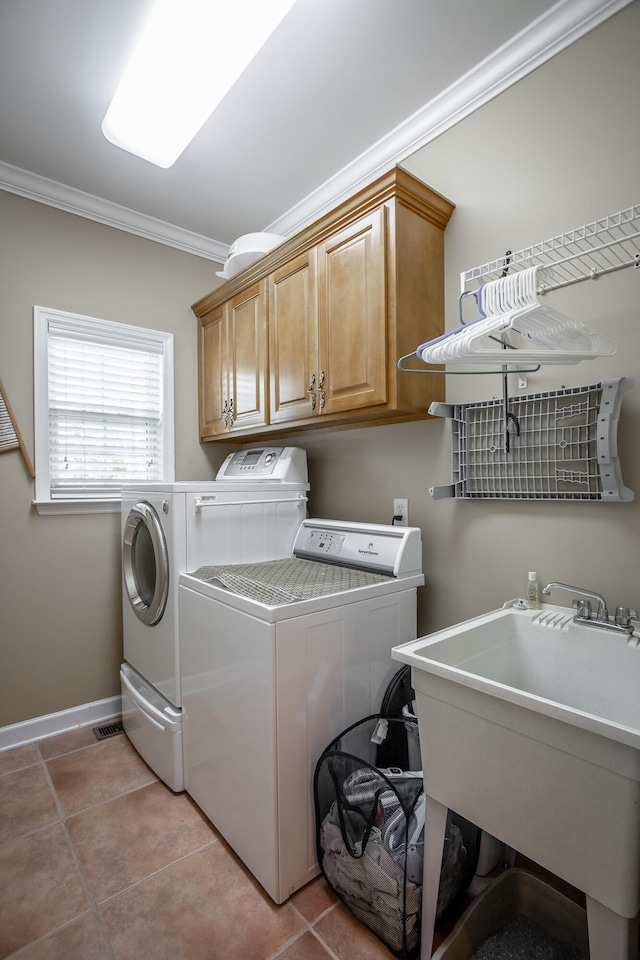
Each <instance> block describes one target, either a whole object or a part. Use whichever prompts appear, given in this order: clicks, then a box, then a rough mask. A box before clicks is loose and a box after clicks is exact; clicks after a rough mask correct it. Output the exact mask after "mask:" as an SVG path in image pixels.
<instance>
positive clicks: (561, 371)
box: [304, 3, 640, 633]
mask: <svg viewBox="0 0 640 960" xmlns="http://www.w3.org/2000/svg"><path fill="white" fill-rule="evenodd" d="M639 39H640V3H634V4H632V5H631V6H630V7H628V8H626V9H625V10H624V11H622V12H621V13H619V14H617V15H616V16H615V17H613V18H612V19H611V20H609V21H608V22H607V23H605V24H604V25H603V26H601V27H599V28H598V29H597V30H595V31H593V32H592V33H591V34H589V35H588V36H587V37H585V38H584V39H582V40H580V41H578V42H577V43H575V44H574V45H573V46H572V47H570V48H569V49H568V50H566V51H564V52H563V53H561V54H560V55H558V56H557V57H556V58H554V59H553V60H551V61H550V62H549V63H548V64H546V65H545V66H543V67H541V68H539V69H538V70H536V71H535V72H534V73H532V74H531V75H530V76H529V77H527V78H525V79H524V80H522V81H520V82H519V83H518V84H516V85H515V86H513V87H512V88H511V89H510V90H508V91H507V92H506V93H503V94H501V95H500V96H499V97H497V98H496V99H495V100H493V101H492V102H491V103H489V104H488V105H486V106H485V107H483V108H482V109H480V110H478V111H477V112H476V113H475V114H473V115H472V116H471V117H469V118H468V119H467V120H465V121H463V122H461V123H459V124H458V125H457V126H456V127H454V128H453V129H452V130H450V131H449V132H447V133H446V134H444V135H442V136H441V137H439V138H438V139H437V140H436V141H434V142H433V143H432V144H429V145H428V146H426V147H424V148H423V149H422V150H421V151H419V152H418V153H417V154H415V155H414V156H413V157H411V158H410V159H409V160H408V161H407V162H405V163H404V166H405V167H406V168H407V169H408V170H409V171H410V172H411V173H414V174H415V175H416V176H418V177H420V178H421V179H422V180H424V181H425V182H426V183H428V184H429V185H430V186H432V187H434V189H436V190H438V191H439V192H440V193H443V194H444V195H445V196H447V197H448V198H449V199H450V200H452V201H453V202H454V203H456V205H457V206H456V210H455V211H454V214H453V217H452V219H451V221H450V223H449V225H448V227H447V230H446V233H445V251H446V253H445V264H446V325H447V328H448V329H451V328H453V327H455V326H457V325H458V322H459V321H458V296H459V293H460V273H461V272H462V271H464V270H468V269H470V268H472V267H474V266H476V265H479V264H482V263H486V262H487V261H489V260H492V259H494V258H498V257H500V256H502V254H503V253H504V251H505V250H507V249H511V250H519V249H521V248H522V247H525V246H528V245H530V244H533V243H537V242H541V241H543V240H546V239H548V238H549V237H552V236H555V235H556V234H558V233H562V232H565V231H568V230H571V229H572V228H574V227H579V226H581V225H583V224H585V223H587V222H590V221H593V220H595V219H596V218H598V217H603V216H606V215H608V214H610V213H615V212H617V211H618V210H621V209H623V208H626V207H629V206H631V205H632V204H634V203H639V202H640V192H639V189H638V177H637V169H636V167H637V162H638V158H639V157H640V122H639V120H638V108H637V102H636V97H635V92H634V91H636V90H637V89H638V85H639V82H640V58H639V57H638V55H637V46H638V40H639ZM638 249H640V246H639V248H638ZM549 302H550V303H551V304H552V305H555V306H556V307H557V308H558V309H559V310H564V311H565V312H566V313H568V314H569V315H570V316H573V317H575V318H576V319H578V320H583V321H584V322H586V323H588V324H589V325H591V326H593V327H594V328H595V329H596V330H600V331H601V332H602V333H604V334H606V335H608V336H610V337H611V338H612V339H613V340H615V341H616V343H617V345H618V352H617V354H616V356H615V357H613V358H610V359H606V360H605V359H597V360H589V361H587V362H584V363H581V364H578V365H577V366H563V367H546V368H545V367H543V368H541V370H540V371H539V372H538V373H535V374H530V375H529V377H528V386H527V389H526V390H524V391H518V389H517V383H516V382H515V380H516V378H514V377H511V378H510V389H511V392H512V393H515V394H517V393H518V392H521V393H529V392H538V391H541V390H552V389H557V388H559V387H561V386H563V385H566V386H577V385H582V384H591V383H596V382H598V381H599V380H600V379H602V378H607V377H618V376H628V377H633V378H636V380H637V386H635V387H634V388H633V389H632V390H631V391H630V392H629V393H628V394H627V395H626V396H625V398H624V401H623V408H622V416H621V423H620V430H619V435H618V442H619V453H620V459H621V463H622V475H623V479H624V481H625V484H626V486H628V487H630V488H631V489H632V490H634V491H635V492H636V497H637V499H636V500H635V501H634V502H632V503H616V504H614V503H611V504H606V503H584V504H580V503H577V502H573V503H563V502H549V501H547V502H511V501H502V502H497V501H488V500H487V501H474V502H471V501H458V502H455V501H451V500H448V501H447V500H445V501H442V500H440V501H434V500H432V499H431V497H430V495H429V492H428V489H429V487H430V486H432V485H439V484H446V483H449V482H450V478H451V462H450V449H451V447H450V426H449V424H447V423H446V422H444V421H441V420H430V421H427V422H421V423H414V424H404V425H399V426H388V427H379V428H374V429H368V430H358V431H355V432H354V431H343V432H335V433H331V434H317V435H315V436H314V435H311V434H307V435H306V436H305V438H304V445H305V446H306V447H307V451H308V455H309V461H310V470H311V477H312V481H313V499H312V508H313V509H315V510H316V511H317V513H318V514H319V515H320V516H332V515H335V516H336V517H338V518H351V519H355V520H376V521H387V522H389V520H390V517H391V512H392V505H393V498H394V497H408V498H409V522H410V523H412V524H415V525H417V526H419V527H421V529H422V536H423V542H424V572H425V576H426V586H425V588H424V589H423V590H421V591H419V596H420V601H419V627H420V631H421V632H423V633H424V632H428V631H431V630H434V629H440V628H441V627H443V626H447V625H448V624H450V623H453V622H455V621H457V620H460V619H464V618H466V617H469V616H474V615H476V614H479V613H481V612H484V611H486V610H489V609H492V608H494V607H496V606H499V605H501V604H502V603H503V601H505V600H507V599H509V598H511V597H514V596H522V595H523V592H524V590H525V585H526V578H527V571H528V570H529V569H532V570H537V571H538V574H539V577H540V579H541V580H543V581H545V582H546V581H549V580H563V581H565V582H568V583H574V584H577V585H582V586H585V587H587V588H593V589H596V590H601V591H603V592H604V593H605V595H606V597H607V599H608V600H609V606H610V607H613V608H615V606H616V605H617V604H622V603H624V604H625V605H633V606H635V607H636V608H639V607H640V445H639V444H638V438H639V437H640V271H638V270H634V269H633V268H630V269H627V270H624V271H622V272H620V273H617V274H613V275H611V276H608V277H602V278H600V279H599V280H597V281H586V282H584V283H581V284H579V285H577V286H575V287H572V288H570V289H567V290H563V291H558V292H556V293H554V294H551V295H549ZM416 346H417V344H416ZM407 376H410V374H407ZM501 392H502V384H501V379H500V377H499V376H496V377H487V376H482V377H471V376H448V377H447V399H448V400H449V401H453V402H460V401H470V400H486V399H489V398H490V397H492V396H501ZM552 600H553V602H558V603H561V604H566V603H569V602H570V597H568V596H567V595H563V594H562V593H558V594H556V595H554V596H553V598H552Z"/></svg>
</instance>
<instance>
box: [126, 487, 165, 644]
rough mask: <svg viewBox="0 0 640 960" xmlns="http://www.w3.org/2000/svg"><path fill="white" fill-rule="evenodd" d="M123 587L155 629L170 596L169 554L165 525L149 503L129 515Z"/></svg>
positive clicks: (138, 613) (135, 507) (138, 615)
mask: <svg viewBox="0 0 640 960" xmlns="http://www.w3.org/2000/svg"><path fill="white" fill-rule="evenodd" d="M122 571H123V574H124V584H125V589H126V591H127V594H128V596H129V601H130V603H131V606H132V607H133V610H134V613H135V614H136V616H137V617H138V619H139V620H142V622H143V623H146V624H147V626H149V627H152V626H153V625H154V624H156V623H158V622H159V621H160V619H161V618H162V614H163V613H164V611H165V607H166V606H167V598H168V596H169V554H168V552H167V541H166V539H165V535H164V530H163V529H162V523H161V522H160V519H159V517H158V514H157V513H156V511H155V510H154V509H153V507H152V506H151V504H150V503H146V502H145V501H144V500H142V501H140V502H139V503H136V505H135V506H134V507H132V508H131V510H130V511H129V516H128V517H127V522H126V524H125V527H124V533H123V539H122Z"/></svg>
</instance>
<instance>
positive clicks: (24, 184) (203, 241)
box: [0, 161, 229, 263]
mask: <svg viewBox="0 0 640 960" xmlns="http://www.w3.org/2000/svg"><path fill="white" fill-rule="evenodd" d="M0 189H2V190H6V191H8V192H9V193H15V194H17V195H18V196H20V197H26V198H27V199H28V200H35V201H37V202H38V203H45V204H47V205H48V206H50V207H56V208H57V209H58V210H63V211H65V213H73V214H75V215H76V216H79V217H85V218H86V219H88V220H95V221H96V222H97V223H103V224H105V225H106V226H108V227H115V229H116V230H124V231H125V233H133V234H135V235H136V236H138V237H144V238H145V239H146V240H154V241H156V242H157V243H164V244H166V245H167V246H169V247H175V248H176V249H178V250H182V251H184V252H185V253H192V254H195V255H196V256H198V257H204V258H205V259H207V260H215V261H216V263H224V262H225V260H226V258H227V253H228V250H229V246H228V244H226V243H221V242H220V241H219V240H212V239H211V238H210V237H203V236H201V235H200V234H198V233H192V232H191V231H190V230H185V229H184V228H183V227H178V226H176V225H175V224H173V223H167V222H166V221H165V220H158V219H156V218H155V217H150V216H148V215H147V214H145V213H140V212H139V211H138V210H132V209H131V208H130V207H123V206H120V204H118V203H112V202H111V201H110V200H103V199H102V198H101V197H96V196H93V194H91V193H84V192H83V191H82V190H76V189H75V188H74V187H68V186H66V184H64V183H58V181H57V180H49V179H48V178H46V177H40V176H38V175H37V174H35V173H30V172H29V171H28V170H22V169H20V167H13V166H11V164H8V163H2V161H0Z"/></svg>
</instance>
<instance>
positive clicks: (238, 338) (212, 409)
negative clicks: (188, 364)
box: [198, 281, 268, 440]
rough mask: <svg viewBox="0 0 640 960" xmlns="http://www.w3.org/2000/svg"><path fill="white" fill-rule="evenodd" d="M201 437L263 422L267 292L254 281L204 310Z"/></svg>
mask: <svg viewBox="0 0 640 960" xmlns="http://www.w3.org/2000/svg"><path fill="white" fill-rule="evenodd" d="M198 368H199V376H198V383H199V406H200V439H201V440H217V439H222V438H224V439H227V440H228V439H229V435H230V434H236V433H241V434H244V433H246V432H247V430H255V429H256V428H263V427H265V426H266V424H267V400H266V397H267V376H268V367H267V292H266V283H265V282H264V281H262V282H259V283H256V284H252V285H251V286H249V287H247V289H246V290H245V291H243V292H242V293H238V294H236V296H235V297H232V298H231V299H230V300H229V301H227V302H226V303H222V304H219V305H217V306H216V307H214V308H212V309H211V310H210V311H208V312H207V313H205V314H204V315H203V316H202V317H201V319H200V324H199V339H198Z"/></svg>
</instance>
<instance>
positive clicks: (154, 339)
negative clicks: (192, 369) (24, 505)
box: [33, 306, 175, 514]
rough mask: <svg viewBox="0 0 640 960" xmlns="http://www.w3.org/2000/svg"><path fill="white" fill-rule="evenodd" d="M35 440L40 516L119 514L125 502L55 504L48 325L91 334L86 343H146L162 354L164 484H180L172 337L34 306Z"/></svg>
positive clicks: (103, 500)
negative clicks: (103, 340)
mask: <svg viewBox="0 0 640 960" xmlns="http://www.w3.org/2000/svg"><path fill="white" fill-rule="evenodd" d="M33 322H34V338H33V344H34V364H33V385H34V391H33V393H34V436H35V472H36V477H35V498H34V500H33V504H34V506H35V507H36V509H37V511H38V513H39V514H88V513H119V512H120V504H121V496H120V495H118V496H113V497H100V498H96V497H93V498H92V497H84V498H55V499H54V498H53V497H52V496H51V472H50V460H49V324H50V322H53V323H55V325H56V327H57V328H58V330H59V329H60V328H64V327H65V326H66V327H67V328H68V330H69V332H73V333H74V334H75V335H76V336H77V335H78V334H82V332H83V330H86V333H87V339H89V338H90V337H91V336H92V335H93V336H94V337H95V335H96V334H98V335H100V336H104V337H105V338H107V339H112V340H113V342H114V343H118V342H119V343H120V344H121V345H124V344H129V345H131V343H132V342H133V343H140V342H144V341H147V342H149V343H152V344H154V345H155V346H156V347H157V348H159V349H160V353H161V356H162V381H163V383H162V386H163V412H164V416H163V427H162V436H163V456H162V474H163V476H162V480H161V481H159V482H163V483H172V482H173V481H174V480H175V431H174V369H173V334H172V333H166V332H164V331H161V330H152V329H150V328H147V327H139V326H133V325H131V324H126V323H119V322H115V321H113V320H101V319H99V318H97V317H88V316H84V315H82V314H76V313H70V312H68V311H66V310H55V309H52V308H50V307H40V306H34V308H33Z"/></svg>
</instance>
